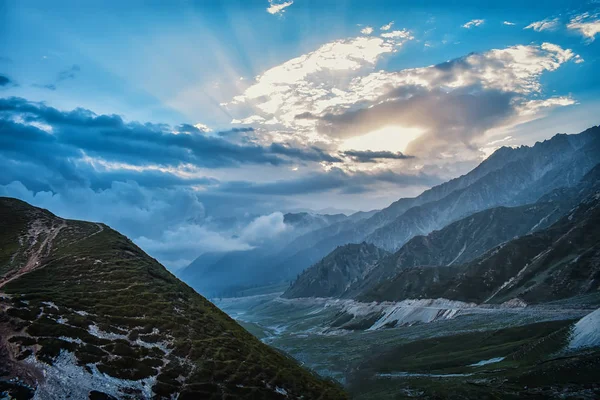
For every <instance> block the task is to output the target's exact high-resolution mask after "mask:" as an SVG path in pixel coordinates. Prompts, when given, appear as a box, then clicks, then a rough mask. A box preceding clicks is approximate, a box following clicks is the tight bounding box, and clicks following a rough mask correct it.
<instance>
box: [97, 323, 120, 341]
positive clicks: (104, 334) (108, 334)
mask: <svg viewBox="0 0 600 400" xmlns="http://www.w3.org/2000/svg"><path fill="white" fill-rule="evenodd" d="M88 332H89V333H90V334H92V335H94V336H96V337H97V338H100V339H109V340H115V339H123V340H127V335H121V334H118V333H112V332H105V331H103V330H101V329H100V328H98V325H95V324H94V325H90V326H89V327H88Z"/></svg>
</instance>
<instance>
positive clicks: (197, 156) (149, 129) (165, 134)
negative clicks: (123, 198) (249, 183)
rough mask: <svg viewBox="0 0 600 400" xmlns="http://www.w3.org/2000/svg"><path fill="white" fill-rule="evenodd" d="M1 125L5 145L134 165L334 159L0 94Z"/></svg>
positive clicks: (313, 151)
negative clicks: (1, 95)
mask: <svg viewBox="0 0 600 400" xmlns="http://www.w3.org/2000/svg"><path fill="white" fill-rule="evenodd" d="M0 125H1V126H2V129H3V131H4V133H3V134H2V136H1V137H0V140H1V141H2V143H3V146H4V149H9V150H11V151H12V152H17V153H21V154H23V155H26V154H30V155H31V154H33V155H35V156H36V157H37V156H44V155H48V156H47V157H54V158H56V159H59V158H60V159H66V158H77V159H81V158H82V157H83V155H87V156H90V157H93V158H101V159H103V160H106V161H118V162H121V163H128V164H131V165H135V166H146V165H158V166H163V167H178V166H180V165H181V164H192V165H194V166H196V167H207V168H222V167H229V166H236V165H241V164H248V163H250V164H268V165H282V164H294V163H297V162H299V161H300V162H307V161H314V162H320V161H328V162H332V161H336V158H335V157H333V156H331V155H329V154H328V153H326V152H325V151H323V150H320V149H318V148H316V147H314V146H312V147H307V148H294V147H291V146H289V145H285V144H277V143H273V144H271V145H269V146H261V145H258V144H254V143H251V142H248V143H236V142H233V141H230V140H226V139H225V137H228V135H227V134H226V133H222V134H221V135H213V136H208V135H205V132H202V131H200V130H199V129H198V128H196V127H194V126H191V125H181V126H179V127H176V128H175V129H173V128H171V127H169V126H167V125H164V124H151V123H144V124H142V123H138V122H125V121H124V120H123V119H122V118H121V117H120V116H118V115H96V114H94V113H93V112H91V111H89V110H85V109H75V110H72V111H68V112H67V111H59V110H57V109H55V108H52V107H48V106H46V105H44V104H42V103H34V102H29V101H27V100H25V99H21V98H8V99H0ZM42 128H44V129H42ZM252 131H253V130H252V129H246V130H244V132H252ZM179 132H185V133H187V134H184V135H182V134H177V133H179Z"/></svg>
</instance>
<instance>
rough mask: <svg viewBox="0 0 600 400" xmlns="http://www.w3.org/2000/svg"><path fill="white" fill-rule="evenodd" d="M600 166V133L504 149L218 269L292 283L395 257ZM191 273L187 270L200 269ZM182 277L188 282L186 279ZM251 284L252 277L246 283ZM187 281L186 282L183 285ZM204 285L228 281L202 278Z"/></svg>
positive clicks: (266, 281) (570, 182)
mask: <svg viewBox="0 0 600 400" xmlns="http://www.w3.org/2000/svg"><path fill="white" fill-rule="evenodd" d="M599 162H600V128H599V127H593V128H590V129H588V130H586V131H584V132H582V133H580V134H576V135H566V134H558V135H555V136H554V137H553V138H551V139H548V140H545V141H543V142H538V143H536V144H535V145H534V146H532V147H527V146H521V147H518V148H508V147H503V148H500V149H498V150H497V151H496V152H494V153H493V154H492V155H491V156H490V157H488V159H486V160H485V161H483V162H482V163H481V164H480V165H479V166H478V167H476V168H475V169H473V170H472V171H471V172H469V173H468V174H466V175H463V176H461V177H459V178H456V179H453V180H450V181H448V182H446V183H443V184H441V185H438V186H435V187H433V188H431V189H429V190H427V191H425V192H423V193H422V194H421V195H420V196H417V197H415V198H409V199H400V200H398V201H396V202H394V203H392V204H391V205H390V206H389V207H387V208H385V209H383V210H381V211H378V212H375V213H374V214H373V215H371V216H368V217H367V218H364V219H359V220H358V221H357V220H354V219H352V218H347V219H344V220H340V221H338V222H333V223H331V224H330V225H328V226H325V227H322V228H318V229H315V230H311V231H308V232H307V233H305V234H303V235H300V236H298V237H296V238H295V239H293V240H292V241H291V242H289V243H288V244H286V245H285V246H283V248H281V249H277V251H272V252H270V253H263V254H260V256H257V257H256V259H254V258H253V257H247V260H248V259H249V260H250V262H247V260H244V259H242V258H234V259H231V260H230V261H228V262H219V265H221V266H223V265H225V266H226V268H227V269H229V271H238V270H239V271H246V272H244V274H248V271H250V270H251V271H252V272H253V274H252V276H251V277H249V278H248V279H247V281H246V284H248V285H261V284H269V283H274V282H281V281H286V280H292V279H293V278H294V277H295V276H297V275H298V274H299V273H301V272H302V271H303V270H305V269H306V268H308V267H309V266H311V265H313V264H315V263H317V262H318V261H320V260H321V259H322V258H323V257H325V256H326V255H327V254H329V253H330V252H331V251H333V250H334V249H336V248H337V247H338V246H343V245H345V244H349V243H361V242H363V241H365V242H367V243H372V244H374V245H376V246H377V247H380V248H382V249H385V250H387V251H396V250H398V249H399V248H401V247H402V245H404V244H405V243H406V242H408V241H409V240H410V239H411V238H413V237H415V236H418V235H427V234H429V233H430V232H432V231H434V230H439V229H441V228H443V227H444V226H446V225H448V224H450V223H452V222H454V221H457V220H460V219H462V218H464V217H467V216H469V215H471V214H473V213H477V212H479V211H482V210H486V209H488V208H493V207H498V206H510V207H514V206H520V205H525V204H531V203H533V202H535V201H536V200H538V199H539V198H540V197H541V196H543V195H545V194H546V193H548V192H550V191H552V190H554V189H558V188H561V187H569V186H573V185H575V184H576V183H577V182H579V180H580V179H581V178H582V177H583V176H584V175H585V174H586V173H587V172H588V171H589V170H590V169H591V168H592V167H593V166H595V165H596V164H598V163H599ZM192 267H193V266H191V267H188V270H190V271H191V270H193V269H194V268H192ZM182 276H183V275H182ZM245 276H248V275H245ZM184 279H187V278H185V277H184ZM204 279H205V282H204V283H206V285H205V284H204V283H194V281H193V280H189V279H188V280H187V281H188V282H190V283H191V284H192V285H195V287H199V286H197V285H203V286H204V287H206V286H208V285H209V284H208V282H209V281H211V282H215V281H218V282H220V281H221V280H222V279H219V278H216V277H211V276H210V274H209V275H204Z"/></svg>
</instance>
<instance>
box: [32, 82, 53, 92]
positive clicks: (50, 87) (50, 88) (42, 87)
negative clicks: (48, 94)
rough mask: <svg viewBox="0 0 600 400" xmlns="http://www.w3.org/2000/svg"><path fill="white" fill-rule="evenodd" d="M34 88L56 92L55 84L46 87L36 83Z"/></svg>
mask: <svg viewBox="0 0 600 400" xmlns="http://www.w3.org/2000/svg"><path fill="white" fill-rule="evenodd" d="M32 86H33V87H36V88H39V89H48V90H52V91H55V90H56V85H55V84H53V83H48V84H46V85H39V84H37V83H34V84H33V85H32Z"/></svg>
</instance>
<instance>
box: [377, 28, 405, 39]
mask: <svg viewBox="0 0 600 400" xmlns="http://www.w3.org/2000/svg"><path fill="white" fill-rule="evenodd" d="M381 37H382V38H387V39H412V36H411V34H410V32H409V31H407V30H406V29H403V30H401V31H391V32H388V33H382V34H381Z"/></svg>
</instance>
